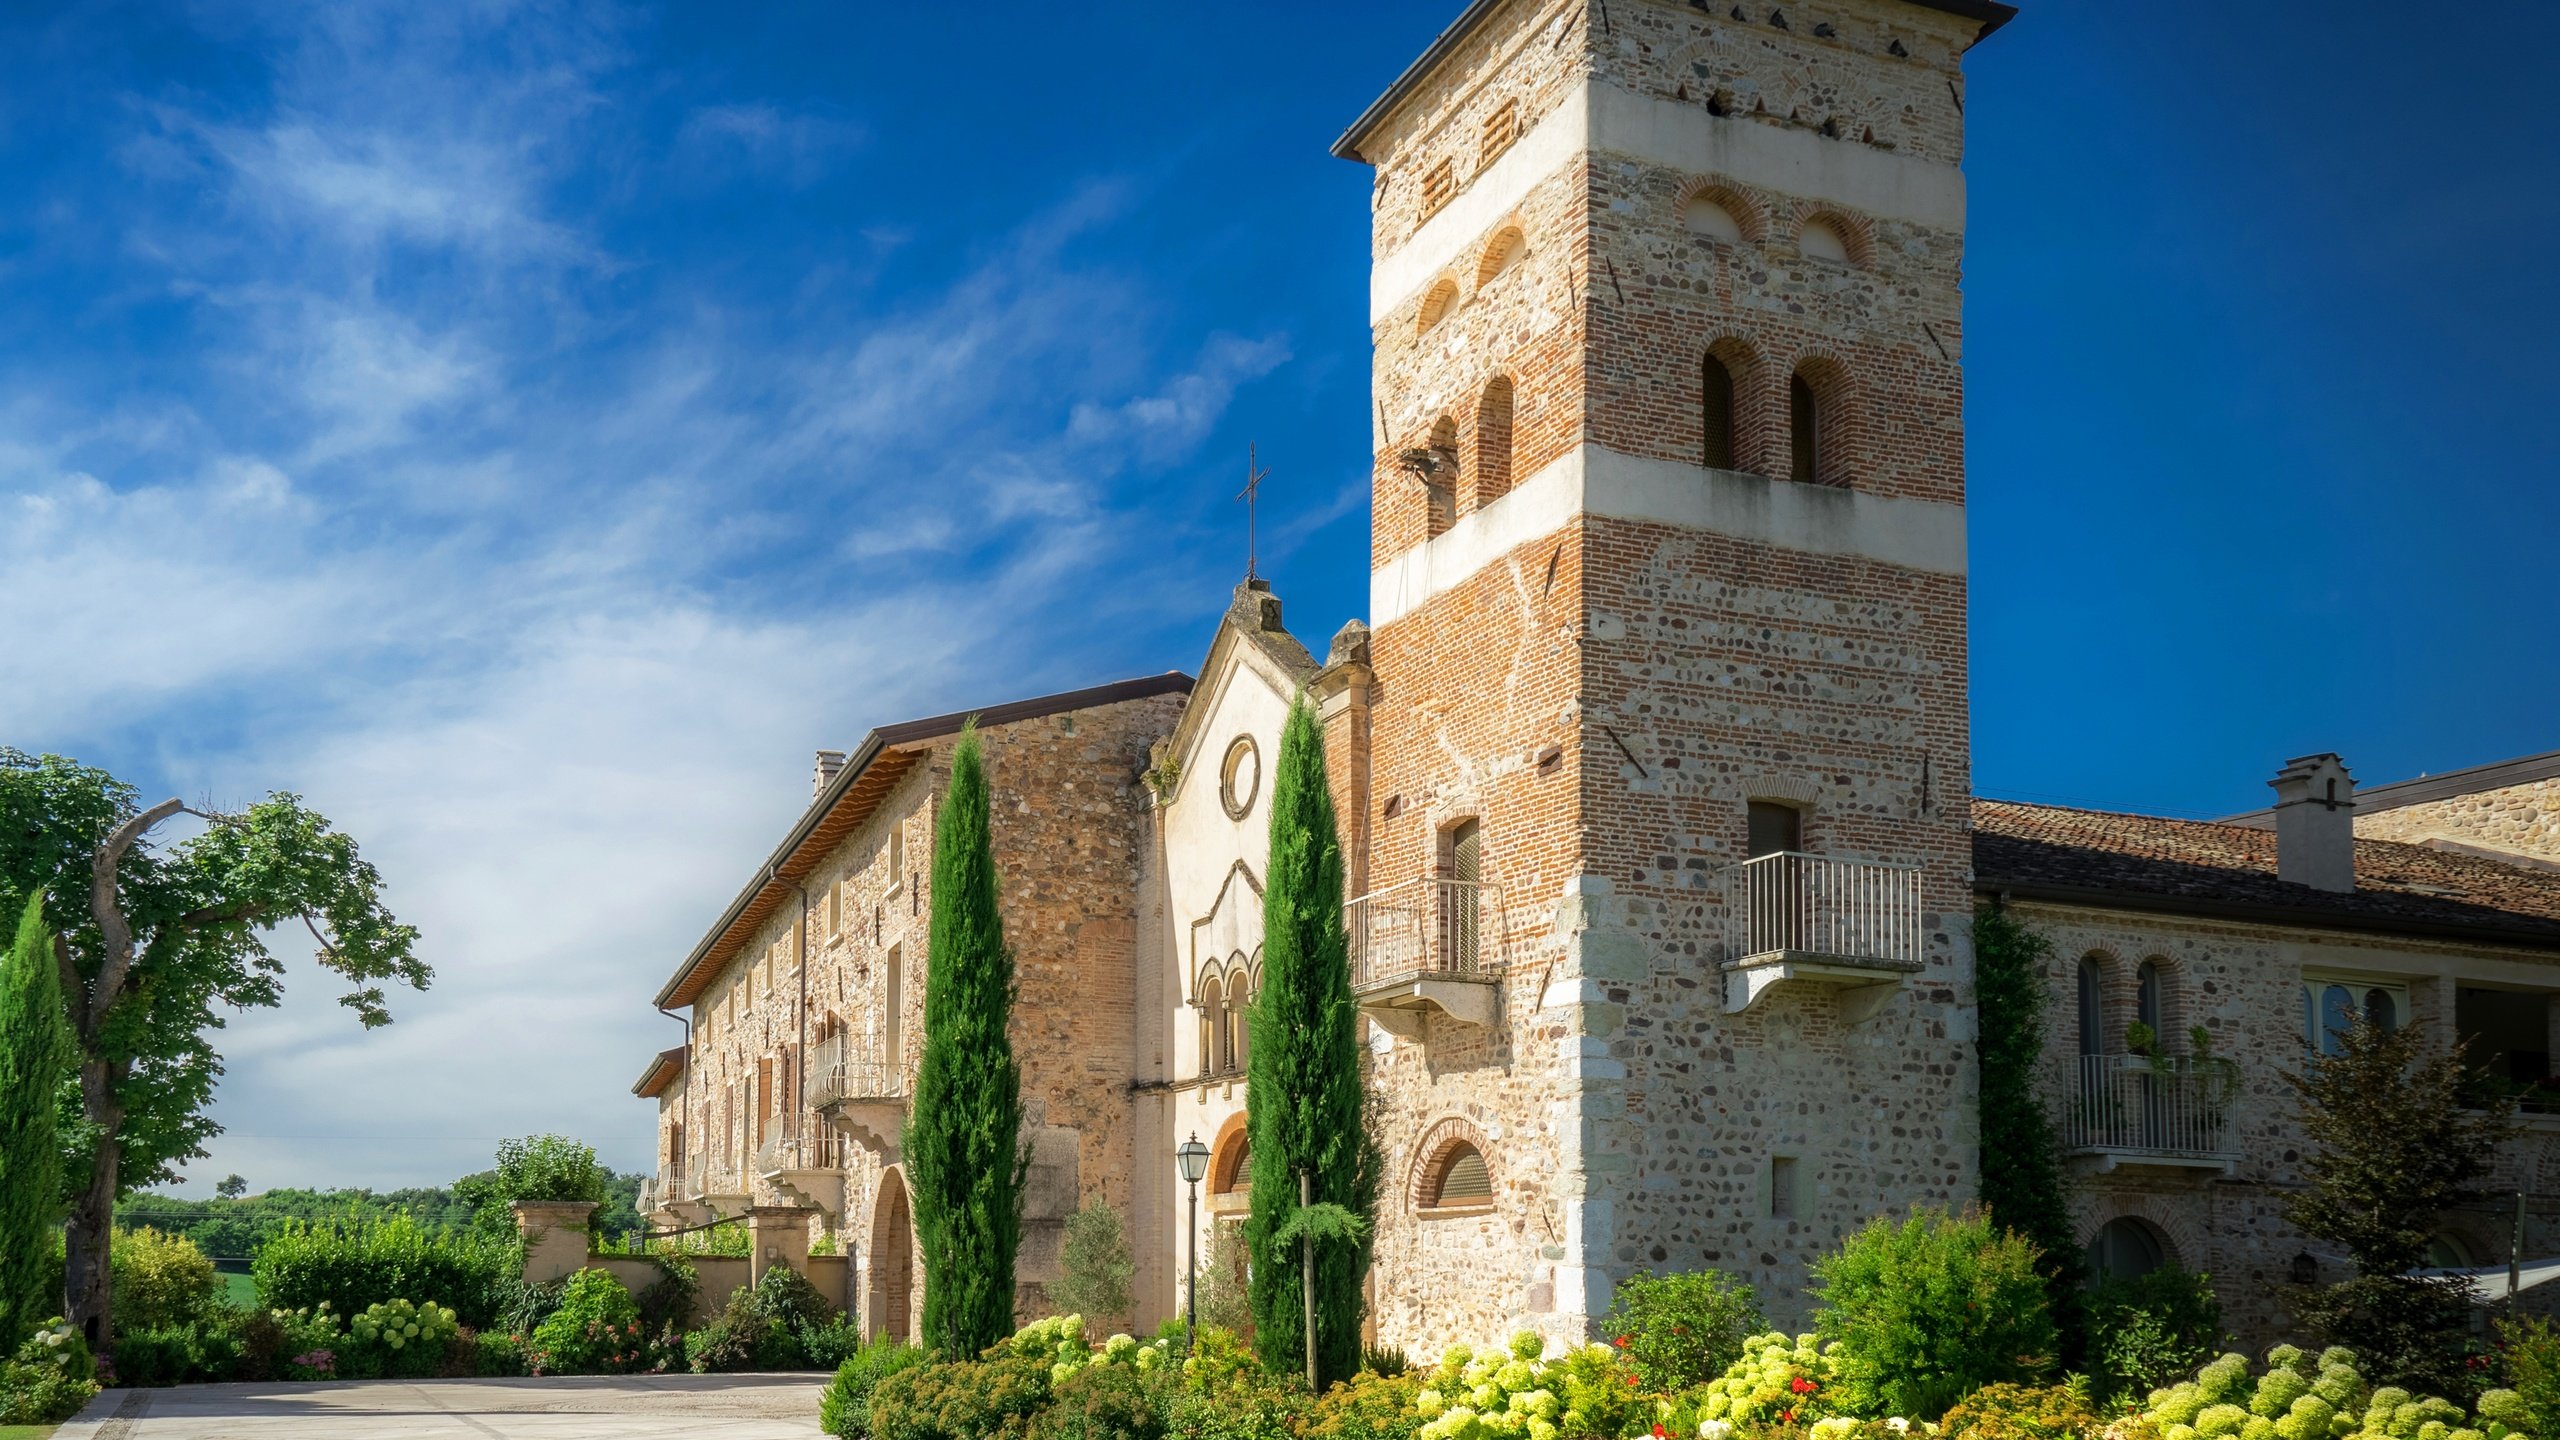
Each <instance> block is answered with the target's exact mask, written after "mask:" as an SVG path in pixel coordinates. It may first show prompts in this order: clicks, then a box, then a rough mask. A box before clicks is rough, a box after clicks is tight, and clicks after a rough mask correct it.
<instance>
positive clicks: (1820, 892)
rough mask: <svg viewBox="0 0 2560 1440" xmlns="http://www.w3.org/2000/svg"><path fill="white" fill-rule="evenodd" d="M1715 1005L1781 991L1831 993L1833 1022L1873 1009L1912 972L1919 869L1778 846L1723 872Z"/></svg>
mask: <svg viewBox="0 0 2560 1440" xmlns="http://www.w3.org/2000/svg"><path fill="white" fill-rule="evenodd" d="M1725 885H1726V888H1725V923H1726V926H1727V931H1726V936H1725V954H1726V956H1727V957H1728V958H1727V959H1726V961H1725V963H1724V1008H1725V1011H1726V1013H1728V1014H1734V1015H1739V1014H1741V1013H1742V1012H1744V1011H1746V1010H1749V1009H1750V1008H1752V1007H1753V1006H1755V1005H1757V1004H1759V1003H1760V1002H1761V1001H1762V1000H1764V999H1766V998H1767V997H1768V996H1769V995H1771V994H1773V993H1775V992H1776V991H1777V990H1778V989H1780V988H1781V987H1792V988H1797V989H1808V988H1822V989H1830V990H1834V991H1837V992H1838V995H1839V1004H1840V1019H1841V1021H1842V1023H1844V1024H1849V1025H1855V1024H1857V1023H1859V1022H1860V1021H1862V1020H1865V1019H1867V1018H1868V1017H1869V1016H1871V1015H1873V1014H1875V1013H1876V1011H1877V1010H1879V1009H1881V1008H1883V1006H1884V1003H1885V1002H1886V1001H1887V1000H1890V999H1892V998H1893V993H1894V991H1895V990H1897V989H1899V988H1900V987H1901V984H1902V982H1903V979H1904V978H1905V977H1907V976H1910V975H1914V974H1917V973H1918V972H1919V970H1920V953H1921V943H1922V942H1921V921H1920V871H1919V870H1918V869H1917V868H1916V867H1913V866H1909V865H1887V864H1883V863H1881V862H1878V861H1873V860H1844V859H1840V858H1838V857H1835V856H1830V855H1807V854H1804V853H1802V852H1800V851H1794V850H1785V851H1780V852H1778V853H1776V854H1773V855H1762V856H1758V857H1756V858H1754V859H1751V860H1746V861H1744V862H1742V863H1741V864H1739V865H1735V866H1731V867H1729V868H1728V869H1727V870H1726V871H1725Z"/></svg>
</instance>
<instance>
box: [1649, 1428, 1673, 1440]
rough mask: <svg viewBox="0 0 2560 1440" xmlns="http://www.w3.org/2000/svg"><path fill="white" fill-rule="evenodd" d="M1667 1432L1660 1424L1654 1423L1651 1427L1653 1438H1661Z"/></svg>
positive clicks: (1656, 1439)
mask: <svg viewBox="0 0 2560 1440" xmlns="http://www.w3.org/2000/svg"><path fill="white" fill-rule="evenodd" d="M1669 1433H1670V1432H1669V1431H1666V1430H1664V1429H1663V1428H1662V1427H1661V1426H1660V1425H1655V1426H1654V1427H1653V1440H1663V1436H1665V1435H1667V1434H1669Z"/></svg>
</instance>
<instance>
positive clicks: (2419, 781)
mask: <svg viewBox="0 0 2560 1440" xmlns="http://www.w3.org/2000/svg"><path fill="white" fill-rule="evenodd" d="M2554 778H2560V750H2546V751H2544V752H2543V753H2541V754H2539V755H2524V756H2519V757H2517V758H2516V759H2513V760H2496V761H2492V762H2490V763H2489V764H2486V765H2472V766H2468V767H2466V768H2464V769H2460V770H2446V771H2443V772H2441V773H2439V774H2435V775H2421V776H2419V777H2418V778H2416V779H2414V780H2395V781H2393V782H2391V783H2390V784H2388V785H2371V786H2363V787H2359V788H2358V789H2357V791H2356V813H2357V814H2358V815H2371V814H2374V813H2376V812H2378V811H2383V810H2396V809H2398V808H2400V807H2401V806H2403V805H2425V804H2430V803H2432V802H2434V801H2437V800H2453V799H2457V798H2459V797H2461V796H2464V795H2477V794H2479V793H2481V792H2482V791H2484V790H2504V789H2506V788H2508V787H2509V786H2511V785H2530V784H2532V783H2533V782H2535V781H2537V780H2550V779H2554ZM2224 823H2226V824H2230V825H2255V826H2258V827H2260V828H2264V827H2267V826H2271V825H2273V824H2275V823H2276V812H2275V811H2273V810H2251V811H2248V812H2246V813H2245V814H2240V815H2232V816H2227V817H2225V820H2224Z"/></svg>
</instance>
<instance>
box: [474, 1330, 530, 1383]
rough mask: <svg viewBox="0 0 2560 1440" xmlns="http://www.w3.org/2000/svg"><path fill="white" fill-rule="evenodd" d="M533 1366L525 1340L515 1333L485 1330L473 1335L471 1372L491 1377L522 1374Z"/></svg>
mask: <svg viewBox="0 0 2560 1440" xmlns="http://www.w3.org/2000/svg"><path fill="white" fill-rule="evenodd" d="M531 1368H532V1361H531V1360H530V1359H529V1358H528V1357H527V1356H526V1355H525V1350H524V1341H523V1340H521V1339H519V1338H517V1337H516V1336H514V1335H508V1334H502V1333H500V1332H498V1331H495V1330H483V1331H481V1332H480V1333H478V1334H476V1335H473V1336H472V1337H471V1373H472V1374H474V1375H485V1376H491V1377H497V1376H511V1375H522V1374H525V1373H527V1372H528V1371H529V1370H530V1369H531Z"/></svg>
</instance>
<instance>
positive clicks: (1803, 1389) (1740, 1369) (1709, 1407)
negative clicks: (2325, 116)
mask: <svg viewBox="0 0 2560 1440" xmlns="http://www.w3.org/2000/svg"><path fill="white" fill-rule="evenodd" d="M1832 1388H1833V1387H1832V1384H1831V1363H1830V1361H1829V1359H1828V1358H1827V1357H1825V1356H1824V1355H1823V1353H1822V1347H1821V1346H1820V1345H1819V1344H1818V1343H1816V1342H1815V1340H1814V1338H1813V1337H1812V1336H1810V1335H1798V1336H1796V1337H1794V1338H1793V1339H1789V1338H1788V1337H1787V1336H1785V1335H1781V1334H1779V1333H1778V1332H1777V1331H1775V1330H1772V1331H1770V1332H1769V1333H1768V1334H1766V1335H1754V1336H1751V1337H1750V1338H1748V1339H1746V1340H1744V1341H1743V1342H1742V1358H1740V1359H1738V1360H1736V1361H1734V1362H1733V1366H1732V1368H1731V1369H1728V1370H1726V1371H1725V1372H1724V1373H1723V1374H1722V1375H1719V1376H1717V1377H1716V1378H1715V1379H1714V1380H1712V1381H1709V1382H1708V1383H1707V1385H1706V1386H1705V1388H1703V1389H1701V1390H1698V1391H1695V1392H1692V1393H1691V1394H1689V1395H1685V1396H1682V1397H1679V1398H1678V1402H1677V1403H1678V1404H1679V1405H1680V1407H1681V1409H1680V1412H1679V1414H1678V1416H1677V1418H1676V1420H1674V1421H1672V1422H1670V1423H1669V1424H1666V1426H1665V1428H1666V1429H1667V1428H1671V1425H1672V1424H1676V1425H1677V1426H1678V1428H1679V1431H1680V1433H1681V1434H1683V1435H1688V1434H1692V1433H1696V1432H1697V1431H1698V1425H1699V1422H1701V1421H1715V1422H1717V1423H1720V1424H1724V1425H1730V1426H1732V1427H1733V1428H1735V1429H1737V1430H1760V1429H1766V1428H1770V1427H1773V1426H1780V1425H1797V1426H1803V1425H1810V1424H1812V1423H1813V1422H1814V1421H1816V1420H1820V1419H1824V1418H1826V1417H1828V1416H1829V1415H1830V1414H1831V1401H1832Z"/></svg>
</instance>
